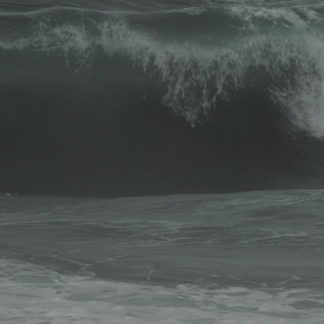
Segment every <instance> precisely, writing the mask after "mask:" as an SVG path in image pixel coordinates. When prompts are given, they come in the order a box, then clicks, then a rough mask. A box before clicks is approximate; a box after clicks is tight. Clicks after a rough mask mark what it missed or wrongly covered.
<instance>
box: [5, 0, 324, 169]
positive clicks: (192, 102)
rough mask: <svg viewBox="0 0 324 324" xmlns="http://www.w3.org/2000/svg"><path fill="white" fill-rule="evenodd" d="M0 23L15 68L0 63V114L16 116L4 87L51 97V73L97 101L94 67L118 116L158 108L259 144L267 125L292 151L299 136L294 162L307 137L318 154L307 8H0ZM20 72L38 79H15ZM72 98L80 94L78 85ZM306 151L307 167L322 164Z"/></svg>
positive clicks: (321, 65)
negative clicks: (60, 72) (84, 85)
mask: <svg viewBox="0 0 324 324" xmlns="http://www.w3.org/2000/svg"><path fill="white" fill-rule="evenodd" d="M154 9H155V8H154ZM0 22H1V24H0V29H1V30H2V32H1V36H0V55H1V57H2V58H3V62H5V63H7V67H8V66H12V67H13V66H14V68H13V69H11V70H10V71H11V72H8V71H7V70H6V66H4V67H3V71H5V72H4V73H3V75H2V80H1V85H2V90H1V92H2V94H1V96H2V102H4V106H11V107H12V106H14V107H15V108H14V109H16V110H17V109H18V108H17V105H21V103H18V104H17V103H16V102H15V103H12V99H11V95H8V93H12V92H15V91H16V90H17V88H24V87H22V86H21V84H20V83H19V84H18V85H17V84H15V82H16V81H17V80H20V81H19V82H21V78H22V79H24V83H26V84H28V86H30V87H32V86H33V85H34V88H36V87H38V83H39V82H41V83H44V84H50V87H51V90H50V91H52V92H55V93H56V95H58V96H60V95H62V90H60V87H58V86H57V83H55V84H54V85H53V82H52V81H53V78H54V77H53V68H54V69H56V68H58V69H66V68H67V70H68V72H64V73H65V74H66V73H67V74H68V75H72V79H73V78H74V81H73V82H74V83H75V84H74V86H73V87H74V88H77V87H78V84H77V82H76V81H75V80H78V82H79V80H86V81H84V82H93V80H94V79H95V81H94V84H95V85H92V86H91V87H92V91H93V93H92V95H93V96H97V97H98V94H99V92H98V93H97V92H96V91H97V90H96V89H95V88H96V86H97V84H98V83H99V81H98V80H96V76H97V74H98V71H100V73H99V74H100V76H101V77H102V80H101V81H100V82H106V83H107V84H106V86H105V85H103V84H100V88H101V90H100V91H101V92H100V96H101V98H102V96H104V97H105V99H104V103H105V105H106V106H107V110H109V109H111V106H114V103H112V102H111V100H112V99H111V96H112V95H113V96H114V98H113V100H114V101H116V98H117V97H118V96H120V98H123V97H125V96H126V97H129V98H133V99H130V102H129V101H127V102H126V103H125V102H124V101H123V100H124V99H120V98H119V99H118V100H121V101H118V105H128V106H129V107H128V108H125V107H124V108H120V109H121V110H123V111H124V110H126V111H129V110H130V109H139V110H140V109H142V108H139V107H140V106H143V105H147V106H152V107H160V108H161V109H164V110H165V111H166V112H167V113H171V114H175V115H176V116H179V117H180V118H182V119H183V120H185V121H186V122H188V124H189V125H190V126H191V127H193V128H194V129H195V128H198V129H208V127H219V128H220V130H219V133H218V135H219V136H228V132H233V131H234V130H235V129H237V128H238V127H239V128H240V132H241V133H240V134H239V133H237V134H236V135H233V134H232V135H231V136H232V137H236V138H237V136H241V135H242V132H245V131H246V132H250V133H251V129H253V131H252V133H253V136H252V137H258V136H261V134H260V132H261V131H262V129H263V130H264V125H265V124H266V125H267V127H268V128H267V129H268V130H267V132H268V133H269V134H270V133H271V132H272V133H273V132H275V133H276V134H277V135H276V136H277V137H276V138H277V139H276V140H277V141H284V142H285V143H286V142H287V141H291V142H290V143H292V142H293V140H289V139H287V138H289V137H290V138H295V139H296V138H300V136H302V137H303V138H304V140H303V141H304V142H305V144H304V145H302V147H299V149H296V146H297V145H300V143H298V144H296V143H295V142H294V144H293V146H294V150H295V151H298V150H300V152H302V153H301V154H302V155H304V156H305V155H306V156H308V155H309V152H305V150H306V151H307V150H308V148H307V146H308V144H309V140H310V138H312V139H313V140H311V141H313V142H312V144H311V145H310V146H311V147H312V148H313V147H314V145H315V147H317V148H318V147H320V146H321V140H322V138H323V137H324V39H323V37H322V32H323V27H324V26H323V23H324V22H323V8H322V7H321V6H319V5H318V3H315V2H314V3H313V4H310V5H308V6H303V5H301V4H300V3H295V5H291V6H289V7H288V6H286V7H283V6H272V7H271V6H266V5H263V6H262V3H259V5H258V6H252V5H244V6H243V5H238V4H237V5H233V4H232V5H228V4H227V3H223V4H221V3H220V2H217V3H216V2H211V1H207V2H204V6H199V7H197V6H196V7H187V8H184V9H183V8H176V9H174V8H173V9H169V8H163V10H153V9H152V10H144V11H143V10H142V11H139V10H133V8H129V10H128V11H125V10H124V11H116V10H115V11H114V10H106V11H103V10H101V11H100V10H97V9H84V8H80V7H79V8H65V7H57V8H44V9H38V10H35V11H27V12H24V11H20V12H12V11H3V12H1V13H0ZM38 61H39V62H42V64H41V69H42V73H41V72H40V71H39V70H38V69H40V68H39V67H38V66H37V62H38ZM17 62H19V64H18V65H17ZM21 62H23V63H21ZM31 62H33V63H31ZM60 62H61V63H60ZM28 64H31V65H33V64H34V65H33V66H36V69H37V71H33V72H31V73H29V74H28V73H27V74H25V75H23V76H22V75H21V73H22V71H24V70H23V67H25V66H27V65H28ZM58 64H61V66H60V65H58ZM47 69H48V71H47ZM6 71H7V72H6ZM13 71H14V72H13ZM40 74H41V77H42V78H43V79H42V81H40ZM8 75H9V76H10V78H8ZM18 75H20V76H18ZM125 75H126V77H125ZM56 78H57V76H56ZM0 79H1V77H0ZM46 79H47V80H46ZM15 80H16V81H15ZM35 80H36V81H35ZM48 80H52V81H51V82H49V81H48ZM89 80H90V81H89ZM64 82H65V81H64ZM64 82H63V83H64ZM80 82H81V81H80ZM53 87H57V89H56V90H54V88H53ZM103 88H105V90H102V89H103ZM117 88H118V89H117ZM13 89H14V90H13ZM23 91H25V90H23ZM26 91H27V92H28V90H26ZM38 91H39V92H40V93H41V96H42V95H44V93H43V90H42V89H39V90H38ZM75 91H76V92H78V91H80V97H82V96H84V93H82V91H83V89H79V90H75ZM105 91H106V93H105V94H103V93H102V92H105ZM116 93H119V95H116ZM34 96H35V94H34V93H33V100H32V102H30V103H28V102H27V103H26V102H24V106H25V107H27V108H26V109H31V111H32V110H33V108H32V107H34V106H35V102H37V99H35V97H34ZM134 96H135V97H136V99H134ZM8 98H9V99H8ZM10 100H11V101H10ZM81 100H82V99H81ZM69 104H70V105H74V106H77V104H76V103H71V102H70V103H69ZM79 104H80V103H79ZM81 105H82V104H81ZM115 105H116V103H115ZM160 108H159V109H160ZM44 109H46V107H44ZM2 110H3V108H2ZM152 110H154V109H153V108H152ZM2 113H3V112H2ZM5 114H7V112H5ZM132 116H133V113H132ZM118 118H120V117H118ZM123 118H127V117H123ZM129 118H132V117H129ZM144 118H145V116H144ZM148 118H151V117H148ZM60 122H62V120H61V121H60ZM258 124H259V125H258ZM233 125H235V126H233ZM238 125H239V126H238ZM269 125H270V126H269ZM107 127H108V126H107ZM226 128H227V130H226ZM242 128H244V129H245V131H244V130H242ZM269 129H271V130H269ZM274 130H275V131H274ZM147 131H148V132H149V131H150V130H147ZM250 133H249V136H250V137H251V134H250ZM269 134H268V135H269ZM268 135H267V136H268ZM269 136H270V135H269ZM243 137H244V136H243ZM283 137H286V139H282V138H283ZM278 138H280V139H278ZM314 141H315V142H314ZM314 143H315V144H314ZM224 145H225V144H224ZM272 145H273V144H272ZM274 145H276V144H274ZM285 145H286V144H285ZM289 145H290V146H291V145H292V144H289ZM259 148H260V147H259ZM317 148H316V151H317V152H319V151H320V150H319V149H317ZM311 152H312V153H311V155H312V158H311V159H312V163H313V162H314V161H313V159H314V156H313V153H314V150H313V149H312V150H311ZM245 154H247V153H246V152H245ZM316 154H317V155H316V156H317V157H315V159H317V161H316V163H315V164H318V162H319V161H320V159H321V157H320V156H319V155H318V154H319V153H316ZM295 158H296V156H294V158H292V159H295Z"/></svg>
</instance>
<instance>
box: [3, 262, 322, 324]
mask: <svg viewBox="0 0 324 324" xmlns="http://www.w3.org/2000/svg"><path fill="white" fill-rule="evenodd" d="M0 270H1V271H0V273H1V276H0V299H1V304H0V323H15V324H19V323H24V324H35V323H48V324H49V323H51V324H58V323H64V324H68V323H79V324H82V323H84V324H91V323H93V324H100V323H102V324H106V323H116V324H117V323H121V324H126V323H132V324H137V323H138V324H145V323H149V324H158V323H159V324H162V323H163V324H181V323H183V324H184V323H186V324H190V323H192V324H197V323H199V324H211V323H213V324H214V323H215V324H216V323H217V324H259V323H261V322H262V323H265V324H278V323H280V324H299V323H300V324H321V323H322V322H323V316H324V307H323V306H324V304H323V302H324V292H322V291H318V290H317V291H316V290H307V289H291V290H280V289H274V290H271V289H269V290H261V289H260V290H257V289H248V288H239V287H237V288H235V287H232V288H217V287H213V288H210V289H204V288H199V287H198V286H190V285H181V284H180V285H178V286H177V287H174V288H167V287H162V286H150V285H146V284H143V285H142V284H132V283H123V282H110V281H102V280H99V279H95V278H90V277H82V276H77V275H75V276H69V275H62V274H59V273H57V272H54V271H51V270H49V269H46V268H43V267H40V266H35V265H32V264H27V263H20V262H16V261H13V260H6V259H1V260H0Z"/></svg>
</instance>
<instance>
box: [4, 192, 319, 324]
mask: <svg viewBox="0 0 324 324" xmlns="http://www.w3.org/2000/svg"><path fill="white" fill-rule="evenodd" d="M0 202H1V207H0V213H1V218H0V234H1V235H0V246H1V255H2V257H1V260H0V269H1V277H0V286H1V291H0V298H1V305H0V322H1V323H154V324H155V323H175V324H178V323H240V324H242V323H246V324H251V323H261V322H262V323H267V324H268V323H284V324H287V323H289V324H290V323H291V324H297V323H302V324H320V323H322V321H323V315H324V276H323V266H324V263H323V260H324V258H323V250H324V233H323V225H324V223H323V212H322V211H323V204H324V193H323V191H290V192H280V191H276V192H250V193H238V194H224V195H175V196H164V197H142V198H118V199H117V198H116V199H98V198H92V199H90V198H88V199H85V198H83V199H80V198H59V197H58V198H50V197H17V196H16V197H1V198H0Z"/></svg>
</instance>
